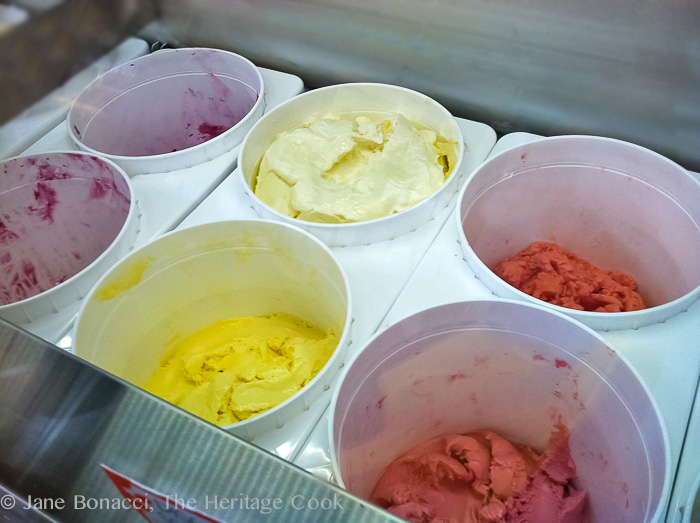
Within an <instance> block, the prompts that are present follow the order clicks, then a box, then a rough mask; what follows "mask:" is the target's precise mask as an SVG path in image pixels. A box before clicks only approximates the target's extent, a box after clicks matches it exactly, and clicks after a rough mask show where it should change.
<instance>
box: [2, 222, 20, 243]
mask: <svg viewBox="0 0 700 523" xmlns="http://www.w3.org/2000/svg"><path fill="white" fill-rule="evenodd" d="M17 238H19V235H18V234H17V233H16V232H13V231H11V230H10V229H8V228H7V225H5V222H3V221H2V220H0V243H10V242H11V241H12V240H16V239H17Z"/></svg>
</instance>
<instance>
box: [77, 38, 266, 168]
mask: <svg viewBox="0 0 700 523" xmlns="http://www.w3.org/2000/svg"><path fill="white" fill-rule="evenodd" d="M263 99H264V84H263V78H262V75H261V74H260V71H259V70H258V68H257V67H256V66H255V65H254V64H253V63H252V62H250V60H248V59H246V58H244V57H242V56H240V55H237V54H235V53H232V52H229V51H223V50H220V49H208V48H181V49H164V50H160V51H156V52H154V53H152V54H149V55H146V56H143V57H141V58H138V59H136V60H132V61H130V62H127V63H125V64H123V65H121V66H118V67H116V68H114V69H111V70H109V71H107V72H106V73H105V74H103V75H102V76H100V77H99V78H97V79H96V80H94V81H93V82H92V83H91V84H90V85H89V86H88V87H87V88H86V89H85V90H84V91H83V92H82V93H81V94H80V96H78V98H77V99H76V100H75V102H74V103H73V105H72V106H71V109H70V111H69V113H68V131H69V133H70V136H71V138H72V139H73V141H74V142H75V143H76V144H77V145H78V147H80V148H81V149H82V150H85V151H89V152H91V153H96V154H100V155H102V156H105V157H107V158H109V159H111V160H113V161H114V162H115V163H117V164H118V165H120V166H121V167H122V168H123V169H124V170H125V171H126V172H127V173H128V174H129V175H130V176H134V175H137V174H146V173H163V172H169V171H175V170H179V169H185V168H187V167H192V166H194V165H198V164H200V163H203V162H206V161H208V160H211V159H214V158H216V157H218V156H220V155H221V154H224V153H225V152H227V151H230V150H231V149H232V148H234V147H236V146H237V145H238V144H239V143H240V142H241V141H242V140H243V137H244V136H245V135H246V133H247V132H248V130H249V129H250V127H251V126H252V125H253V123H254V122H255V121H256V120H257V119H258V118H259V117H260V116H261V115H262V113H263V110H264V101H263Z"/></svg>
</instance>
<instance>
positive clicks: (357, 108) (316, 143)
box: [239, 83, 464, 246]
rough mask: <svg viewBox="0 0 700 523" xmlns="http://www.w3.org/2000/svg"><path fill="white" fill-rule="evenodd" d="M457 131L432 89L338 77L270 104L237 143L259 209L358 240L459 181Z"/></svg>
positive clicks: (427, 205)
mask: <svg viewBox="0 0 700 523" xmlns="http://www.w3.org/2000/svg"><path fill="white" fill-rule="evenodd" d="M463 143H464V141H463V137H462V134H461V131H460V129H459V126H458V125H457V123H456V121H455V119H454V118H453V117H452V115H451V114H450V113H449V112H448V111H447V110H446V109H445V108H444V107H442V106H441V105H440V104H438V103H437V102H436V101H434V100H432V99H431V98H429V97H427V96H425V95H423V94H421V93H418V92H416V91H412V90H409V89H405V88H403V87H398V86H393V85H385V84H366V83H361V84H342V85H335V86H331V87H326V88H322V89H318V90H314V91H310V92H307V93H305V94H302V95H300V96H297V97H295V98H293V99H291V100H289V101H287V102H286V103H284V104H282V105H280V106H278V107H276V108H275V109H274V110H272V111H270V112H269V113H267V114H266V115H265V116H264V117H263V118H261V119H260V120H259V121H258V122H257V123H256V124H255V125H254V126H253V128H252V129H251V131H250V133H249V134H248V136H247V137H246V139H245V140H244V142H243V145H242V147H241V153H240V157H239V166H240V172H241V175H242V176H243V178H244V180H245V185H246V188H247V190H248V193H249V195H250V197H251V198H252V200H253V202H254V205H255V208H256V210H257V211H258V213H259V214H260V215H261V216H263V217H265V218H274V219H277V220H282V221H284V222H287V223H294V224H296V225H298V226H299V227H302V228H304V229H306V230H307V231H309V232H311V233H313V234H314V235H315V236H317V237H318V238H320V239H321V240H323V241H324V242H325V243H327V244H328V245H330V246H342V245H366V244H370V243H375V242H378V241H383V240H389V239H392V238H395V237H397V236H399V235H402V234H405V233H407V232H410V231H412V230H415V229H416V228H418V227H420V226H421V225H422V224H423V223H425V222H427V221H429V220H430V219H432V218H434V217H435V215H436V214H437V213H438V212H439V211H440V210H442V209H443V208H444V207H445V206H446V205H448V203H449V201H450V198H451V197H452V196H453V195H454V194H455V192H456V191H457V190H458V188H459V187H458V186H459V179H460V166H461V162H462V156H463V147H464V145H463Z"/></svg>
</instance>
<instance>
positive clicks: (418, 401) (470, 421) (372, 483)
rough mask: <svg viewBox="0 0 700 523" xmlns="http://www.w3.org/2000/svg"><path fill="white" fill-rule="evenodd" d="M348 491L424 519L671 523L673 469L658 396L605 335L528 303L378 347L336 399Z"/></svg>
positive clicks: (442, 314) (332, 427)
mask: <svg viewBox="0 0 700 523" xmlns="http://www.w3.org/2000/svg"><path fill="white" fill-rule="evenodd" d="M329 413H330V417H329V438H330V453H331V464H332V467H333V474H334V477H335V480H336V481H337V482H338V483H340V484H341V485H342V486H344V487H345V488H346V489H347V490H348V491H349V492H350V493H352V494H355V495H357V496H360V497H362V498H365V499H367V500H370V501H372V502H373V503H375V504H377V505H378V506H380V507H382V508H385V509H387V510H388V511H390V512H392V513H393V514H395V515H398V516H400V517H402V518H403V519H405V520H407V521H411V522H423V521H445V522H450V523H472V522H473V523H477V522H484V521H490V522H494V523H499V522H500V523H505V522H509V523H531V522H542V523H545V522H555V521H557V522H567V523H580V522H586V523H608V522H611V521H615V522H619V523H649V522H654V523H661V522H662V521H663V520H664V517H665V513H666V504H667V502H668V497H669V493H670V487H671V482H672V480H673V477H672V475H671V460H670V445H669V441H668V435H667V431H666V427H665V423H664V420H663V418H662V415H661V413H660V411H659V409H658V406H657V405H656V403H655V401H654V399H653V397H652V395H651V393H650V392H649V389H648V387H647V386H646V385H645V383H644V382H643V381H642V379H641V378H640V376H639V375H638V374H637V372H636V371H635V370H634V369H633V367H632V366H630V365H629V364H628V363H627V361H626V360H625V359H624V358H623V357H622V356H621V355H620V354H618V353H616V352H615V351H614V350H612V349H611V348H610V347H609V346H608V345H607V343H606V342H605V341H604V339H603V338H602V337H600V336H599V335H598V334H597V333H595V331H593V330H591V329H589V328H587V327H585V326H583V325H582V324H580V323H579V322H577V321H574V320H573V319H571V318H570V317H568V316H566V315H564V314H561V313H559V312H555V311H551V310H549V309H547V308H545V307H543V306H540V305H534V304H527V303H524V302H518V301H514V300H483V301H467V302H461V303H452V304H448V305H443V306H439V307H435V308H430V309H426V310H424V311H421V312H419V313H416V314H414V315H412V316H409V317H407V318H405V319H403V320H401V321H399V322H397V323H395V324H394V325H391V326H389V327H388V328H386V329H385V330H383V331H382V332H380V333H378V334H376V335H375V336H374V337H373V338H371V339H370V340H369V341H368V342H367V343H366V344H365V346H364V347H362V348H361V349H360V350H359V351H358V352H357V354H356V356H355V357H354V358H353V359H352V360H351V361H350V362H349V363H348V365H347V366H346V368H345V370H344V371H343V373H342V374H341V376H340V380H339V383H338V385H337V387H336V389H335V390H334V395H333V400H332V401H331V406H330V410H329Z"/></svg>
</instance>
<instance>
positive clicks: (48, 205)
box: [28, 182, 58, 223]
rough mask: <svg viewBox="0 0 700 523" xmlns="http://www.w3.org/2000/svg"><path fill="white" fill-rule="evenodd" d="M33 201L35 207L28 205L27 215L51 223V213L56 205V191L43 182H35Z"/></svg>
mask: <svg viewBox="0 0 700 523" xmlns="http://www.w3.org/2000/svg"><path fill="white" fill-rule="evenodd" d="M34 199H35V200H36V203H37V205H36V206H34V205H30V206H29V212H28V214H34V215H37V216H39V218H41V219H42V220H45V221H48V222H49V223H53V211H54V208H55V207H56V204H57V203H58V199H57V198H56V191H55V190H53V189H52V188H51V187H50V186H49V185H48V184H46V183H44V182H37V184H36V189H35V190H34Z"/></svg>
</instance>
